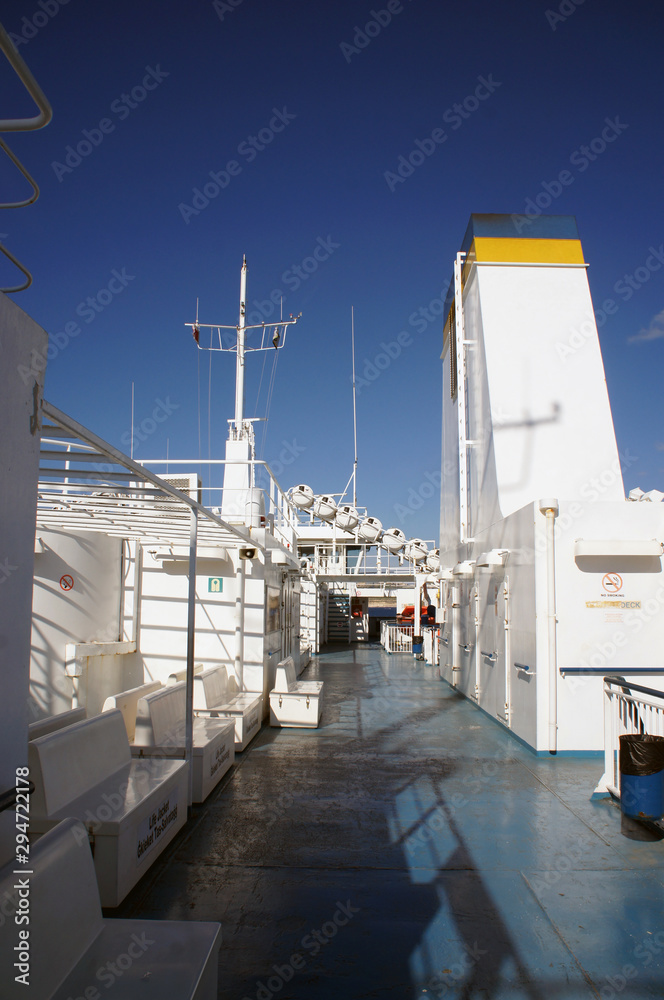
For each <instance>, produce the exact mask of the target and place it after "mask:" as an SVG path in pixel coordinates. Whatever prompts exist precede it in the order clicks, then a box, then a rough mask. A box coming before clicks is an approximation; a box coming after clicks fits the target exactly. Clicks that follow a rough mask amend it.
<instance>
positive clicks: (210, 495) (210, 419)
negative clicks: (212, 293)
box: [208, 330, 212, 497]
mask: <svg viewBox="0 0 664 1000" xmlns="http://www.w3.org/2000/svg"><path fill="white" fill-rule="evenodd" d="M208 490H209V491H210V492H209V493H208V496H209V497H212V330H210V370H209V375H208Z"/></svg>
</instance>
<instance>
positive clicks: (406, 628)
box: [380, 621, 413, 653]
mask: <svg viewBox="0 0 664 1000" xmlns="http://www.w3.org/2000/svg"><path fill="white" fill-rule="evenodd" d="M380 644H381V646H383V647H384V648H385V652H386V653H412V651H413V626H412V625H400V624H399V623H398V622H391V621H382V622H381V623H380Z"/></svg>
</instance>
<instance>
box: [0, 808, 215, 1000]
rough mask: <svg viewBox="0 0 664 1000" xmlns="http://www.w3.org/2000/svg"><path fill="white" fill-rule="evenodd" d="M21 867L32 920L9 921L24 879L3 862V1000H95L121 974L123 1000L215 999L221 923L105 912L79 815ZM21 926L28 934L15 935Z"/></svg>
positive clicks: (15, 912)
mask: <svg viewBox="0 0 664 1000" xmlns="http://www.w3.org/2000/svg"><path fill="white" fill-rule="evenodd" d="M27 867H29V870H30V872H31V874H30V875H29V876H26V880H27V881H28V883H29V896H25V893H23V896H24V900H25V899H27V900H28V901H29V920H30V923H29V925H28V924H27V923H25V922H23V923H20V924H17V923H15V916H16V915H20V914H21V913H23V912H25V910H24V907H23V906H22V904H21V896H20V895H19V892H18V891H17V889H16V888H15V887H16V884H17V879H19V878H21V877H22V876H21V875H18V876H17V875H16V873H15V868H16V863H15V862H14V861H12V862H10V863H9V864H7V865H6V866H5V867H4V868H3V869H0V899H2V901H3V903H2V912H3V914H4V915H5V918H6V922H5V926H4V927H3V930H2V934H1V935H0V982H2V984H3V986H2V996H3V997H6V998H7V1000H13V998H14V997H32V998H33V1000H69V998H72V1000H73V998H83V997H85V998H92V997H96V998H99V997H101V996H102V994H103V993H105V991H106V990H107V989H108V988H109V987H111V986H113V985H115V983H116V980H118V979H119V977H121V982H119V983H118V985H117V987H116V990H117V991H118V992H119V994H121V996H122V998H123V1000H148V998H149V997H164V998H166V997H168V998H169V1000H171V998H172V1000H216V996H217V963H218V953H219V945H220V943H221V928H220V926H219V924H218V923H208V922H204V923H203V922H197V921H193V920H191V921H186V920H117V919H113V918H112V919H104V918H103V917H102V913H101V906H100V900H99V890H98V888H97V882H96V879H95V866H94V862H93V860H92V854H91V852H90V847H89V845H88V836H87V833H86V830H85V828H84V826H83V825H82V824H81V823H80V822H79V821H78V820H75V819H65V820H63V821H62V822H61V823H59V824H58V825H57V826H56V827H54V829H53V830H51V831H50V832H49V833H46V834H45V835H44V836H43V837H42V838H40V840H39V841H38V842H37V843H36V844H35V845H34V846H33V847H32V849H31V852H30V865H29V866H27ZM21 930H22V931H23V932H24V935H25V932H26V930H27V931H28V932H29V936H28V937H25V936H24V937H23V938H22V939H21V938H20V937H19V933H20V931H21ZM22 940H23V941H26V940H27V941H28V942H29V952H28V954H29V962H27V963H25V964H26V967H29V978H28V981H27V982H28V985H25V983H26V980H23V981H22V982H16V976H17V975H20V974H21V972H20V970H18V969H17V968H16V966H15V965H14V963H15V962H19V964H20V957H21V953H20V951H15V950H14V949H15V947H16V946H17V945H20V944H21V942H22ZM26 957H27V955H26ZM113 970H114V971H113ZM110 995H111V994H109V996H110ZM113 995H115V994H113Z"/></svg>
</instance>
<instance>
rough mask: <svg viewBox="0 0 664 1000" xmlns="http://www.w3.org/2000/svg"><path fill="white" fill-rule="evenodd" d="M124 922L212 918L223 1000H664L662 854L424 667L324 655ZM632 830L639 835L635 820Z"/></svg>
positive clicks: (663, 846)
mask: <svg viewBox="0 0 664 1000" xmlns="http://www.w3.org/2000/svg"><path fill="white" fill-rule="evenodd" d="M304 676H305V677H307V678H320V679H322V680H324V681H325V710H324V714H323V722H322V726H321V728H320V729H319V730H317V731H311V730H296V729H290V730H276V729H270V728H269V727H264V728H263V730H262V731H261V733H260V734H259V735H258V736H257V737H256V739H255V740H254V741H253V743H252V744H251V745H250V747H249V748H248V749H247V750H245V752H244V753H243V754H242V755H238V758H237V765H236V767H235V769H234V770H233V771H232V772H231V773H230V774H229V775H228V776H227V778H225V779H224V781H223V782H222V783H221V785H220V787H218V788H217V789H216V790H215V792H213V793H212V795H211V796H210V797H209V799H208V800H207V802H206V803H205V805H204V806H198V807H194V811H193V815H192V818H191V820H190V822H189V823H188V824H187V827H186V828H185V830H184V831H182V833H181V834H180V835H179V836H178V838H177V839H176V840H175V841H174V843H173V844H172V845H171V846H170V848H169V849H168V850H167V851H166V852H165V853H164V855H163V856H162V858H161V859H160V860H159V861H158V862H157V863H156V865H155V866H154V867H153V868H152V870H151V872H150V873H149V874H148V876H147V877H146V878H145V879H144V880H143V881H142V882H141V884H140V885H139V886H138V887H137V888H136V889H135V890H134V892H133V893H132V895H131V896H130V897H129V898H128V899H127V900H126V901H125V903H124V904H123V906H122V907H121V908H119V909H118V910H116V911H113V914H114V915H118V916H142V917H154V918H158V919H167V918H172V919H181V918H185V919H192V920H195V919H197V920H218V921H220V922H221V925H222V935H223V943H222V946H221V952H220V965H219V997H220V998H223V1000H272V997H275V998H278V1000H290V998H293V1000H295V998H297V1000H300V998H307V1000H328V998H334V1000H339V998H344V1000H346V998H349V1000H355V998H358V1000H359V998H364V997H380V998H394V1000H411V998H415V997H424V996H426V997H429V996H431V997H447V998H457V997H458V998H464V1000H474V998H496V1000H498V998H500V1000H505V998H510V1000H512V998H527V1000H550V998H551V1000H559V998H565V1000H576V998H581V997H583V998H585V997H602V998H605V1000H610V998H612V997H614V996H619V997H621V998H625V1000H626V998H629V1000H645V998H649V997H662V996H664V907H663V901H664V841H658V840H655V839H654V838H653V836H652V835H651V834H648V833H647V831H645V830H643V831H642V832H641V834H640V835H641V836H643V837H647V838H648V839H645V840H643V839H642V840H637V839H633V837H635V836H638V835H639V832H640V831H641V828H640V827H639V826H638V825H637V824H634V825H633V827H632V825H631V824H630V831H631V835H627V834H628V833H630V831H627V832H625V831H622V832H621V816H620V811H619V809H618V808H617V807H616V805H615V804H614V803H612V802H611V801H609V800H606V799H604V800H597V801H591V798H590V797H591V793H592V791H593V788H594V786H595V784H596V782H597V781H598V779H599V778H600V776H601V773H602V770H603V766H602V764H603V762H602V760H601V759H598V758H595V759H570V758H560V757H559V758H551V757H547V758H538V757H536V756H535V755H534V754H532V753H530V752H529V751H528V750H527V749H525V748H524V747H522V746H521V745H520V744H519V743H518V742H516V741H515V740H514V739H512V738H511V737H510V736H509V735H508V733H506V732H505V731H504V730H503V729H502V728H501V727H500V725H499V724H497V723H495V722H493V721H492V720H490V719H489V718H487V717H486V716H485V715H484V714H483V713H482V712H480V711H478V710H477V709H476V708H475V707H474V706H473V705H471V704H470V703H469V702H467V701H466V700H465V699H463V698H461V697H460V696H458V695H456V694H455V693H454V692H453V691H452V690H451V689H450V688H449V687H448V685H447V684H445V683H443V682H441V681H440V680H438V679H437V678H436V672H435V669H434V668H432V667H429V666H427V665H425V664H423V663H421V662H419V661H415V660H414V659H413V658H412V656H409V655H406V654H399V655H393V656H388V655H386V654H385V653H384V652H383V650H382V649H381V648H378V647H367V646H356V647H336V648H335V647H328V650H327V651H325V652H324V653H323V654H322V655H320V656H319V657H316V658H315V659H314V660H313V662H312V664H311V666H310V667H309V668H308V669H307V672H306V674H305V675H304ZM623 825H624V824H623Z"/></svg>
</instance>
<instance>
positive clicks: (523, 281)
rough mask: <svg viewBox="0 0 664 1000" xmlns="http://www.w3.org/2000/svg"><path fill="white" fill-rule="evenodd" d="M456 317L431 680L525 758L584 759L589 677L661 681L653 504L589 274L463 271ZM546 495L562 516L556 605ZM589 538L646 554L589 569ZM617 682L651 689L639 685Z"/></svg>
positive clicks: (527, 268)
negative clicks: (502, 732)
mask: <svg viewBox="0 0 664 1000" xmlns="http://www.w3.org/2000/svg"><path fill="white" fill-rule="evenodd" d="M496 242H500V241H496ZM506 242H510V241H506ZM526 242H528V241H526ZM534 242H536V241H534ZM460 305H461V303H460V302H459V294H458V288H457V312H458V311H459V307H460ZM462 316H463V334H462V336H463V341H464V344H463V351H458V350H457V354H456V356H455V357H456V361H457V365H456V369H457V375H458V379H459V380H460V379H461V378H463V377H464V369H465V381H464V383H463V386H462V388H463V389H464V390H465V398H466V405H465V408H464V411H463V412H460V406H459V399H460V393H459V392H456V393H455V394H454V395H453V394H452V391H451V380H452V378H453V367H454V365H453V362H454V360H455V358H454V357H453V351H454V346H455V345H454V338H453V337H452V338H450V322H449V318H448V322H447V324H446V331H445V333H446V339H445V345H444V350H443V451H442V489H441V546H440V547H441V569H442V571H443V579H444V590H445V596H446V600H445V624H444V626H443V628H441V647H440V648H441V657H440V660H441V674H442V676H443V677H444V678H445V679H446V680H448V681H449V682H450V683H452V684H454V685H455V686H456V687H457V688H458V689H459V690H461V691H462V692H463V693H464V694H465V695H467V696H468V697H469V698H471V699H473V700H475V701H477V703H478V704H479V706H480V707H481V708H483V709H484V710H485V711H486V712H487V713H488V714H490V715H491V716H492V717H494V718H497V719H499V720H500V721H502V722H503V723H504V724H506V725H509V726H510V728H511V729H512V730H513V731H514V732H515V734H516V735H518V736H519V737H520V738H521V739H523V740H524V741H525V742H526V743H527V744H529V745H530V746H532V747H533V748H534V749H536V750H538V751H547V750H559V751H565V750H568V751H584V750H593V751H597V750H600V749H601V748H602V746H603V696H602V676H603V675H604V674H606V673H611V672H621V671H622V670H623V669H625V670H627V669H628V668H638V667H643V668H644V670H647V669H650V670H664V641H662V639H663V637H662V634H661V631H662V630H661V625H660V620H661V615H659V614H656V613H655V610H656V608H661V607H662V604H663V602H664V577H663V576H662V565H661V558H660V555H659V554H657V552H660V551H661V546H660V548H659V549H657V542H658V541H662V539H663V538H664V507H662V506H661V505H660V504H651V503H631V502H627V501H626V500H625V498H624V488H623V480H622V470H621V460H620V457H619V455H618V449H617V446H616V441H615V434H614V429H613V422H612V418H611V411H610V404H609V399H608V393H607V388H606V382H605V377H604V368H603V363H602V358H601V351H600V346H599V338H598V336H597V330H596V326H595V322H594V316H593V309H592V301H591V297H590V291H589V287H588V281H587V276H586V270H585V266H584V265H582V264H578V263H570V264H561V263H551V264H546V263H543V264H534V263H530V264H524V263H521V262H514V263H512V262H509V261H507V262H505V261H503V262H495V263H491V262H486V263H483V262H474V261H472V262H468V263H467V264H466V265H465V285H464V287H463V297H462ZM452 319H453V320H454V311H452ZM458 330H459V324H458V323H456V324H455V329H454V331H453V332H456V333H457V339H458ZM451 342H452V343H451ZM450 347H452V351H451V350H450ZM461 395H463V394H461ZM464 448H465V455H466V461H467V477H466V481H465V483H461V481H460V473H459V470H460V457H459V456H460V455H463V449H464ZM464 487H465V494H466V497H467V508H468V524H467V528H466V530H465V532H462V529H461V519H462V518H461V502H460V497H461V496H462V494H463V490H464ZM547 497H549V498H556V500H557V503H558V507H559V509H558V512H557V516H556V517H555V522H554V523H555V533H554V551H555V588H554V594H553V595H552V594H551V593H550V587H549V584H548V579H547V547H548V542H547V534H546V531H547V529H546V516H545V514H544V513H543V512H542V511H541V510H540V501H541V500H542V498H547ZM547 502H548V501H547ZM584 538H588V539H594V540H596V541H597V542H601V541H602V539H604V540H611V539H613V540H615V539H622V541H623V543H624V544H623V550H624V551H625V552H629V551H630V543H636V542H639V541H640V542H642V543H647V542H648V540H650V543H651V546H652V551H653V552H655V554H652V555H650V556H648V557H644V556H618V555H617V553H616V551H613V552H612V551H611V545H610V544H608V543H607V545H605V548H606V552H605V553H604V554H603V555H602V556H601V557H600V556H599V555H595V556H593V557H592V558H587V557H580V558H578V557H575V545H576V544H577V540H578V539H584ZM600 547H601V546H600ZM613 548H614V549H615V548H616V547H615V545H614V546H613ZM618 548H620V547H618ZM631 548H633V549H634V551H637V550H638V549H639V546H638V545H632V546H631ZM641 548H643V545H642V546H641ZM646 548H647V545H646ZM593 551H594V550H593ZM482 562H484V563H485V565H484V566H482V565H480V564H481V563H482ZM607 574H617V575H618V577H619V578H620V579H621V580H622V583H623V584H624V589H623V590H621V591H620V592H619V594H621V595H623V596H616V597H615V598H611V595H610V594H607V592H606V591H602V590H601V586H602V580H603V579H604V578H605V576H606V575H607ZM553 598H555V605H556V606H555V628H554V630H553V639H554V646H555V648H554V650H553V653H552V645H551V642H552V634H551V631H550V628H549V623H550V622H551V621H553V620H554V616H553V613H552V608H553V604H552V600H553ZM607 601H608V602H609V604H608V605H607V606H604V605H603V604H602V602H607ZM598 602H599V603H598ZM632 605H639V606H638V607H637V606H634V607H632ZM648 609H650V610H648ZM641 614H643V615H644V616H645V617H641ZM551 660H553V662H550V661H551ZM517 664H518V665H520V666H517ZM565 668H570V669H569V670H568V671H566V670H565ZM591 669H594V670H595V671H596V673H595V674H594V675H593V674H589V673H588V672H587V671H588V670H591ZM580 670H585V671H586V672H585V673H579V672H578V671H580ZM570 671H571V672H570ZM574 671H577V672H574ZM630 678H631V679H632V680H634V681H635V682H637V683H639V682H640V683H645V684H648V683H650V684H652V683H653V679H652V676H649V675H648V674H647V673H645V674H643V675H641V674H638V673H630Z"/></svg>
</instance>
